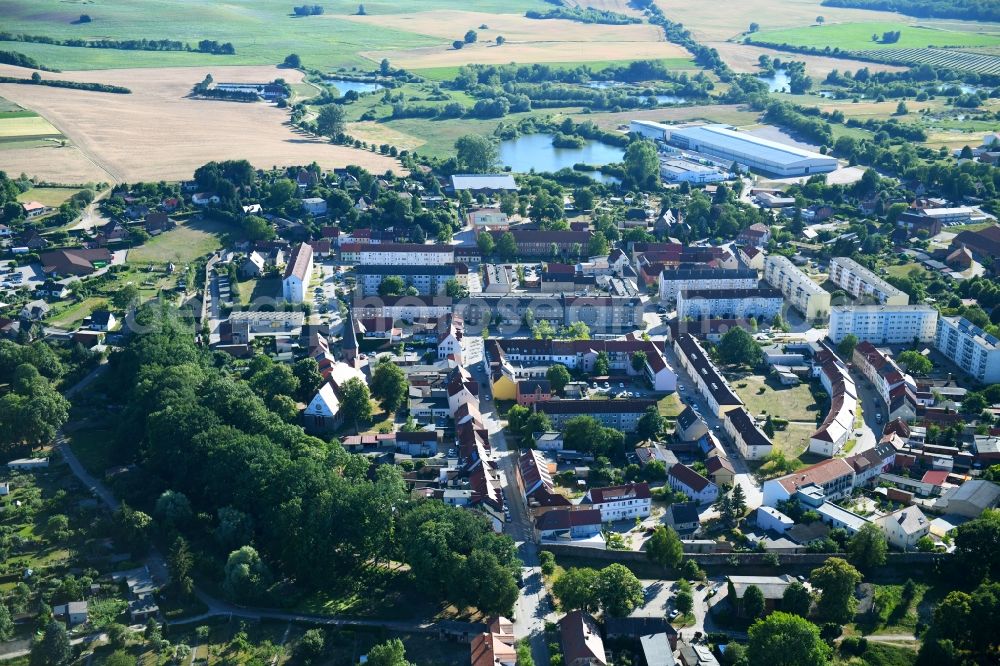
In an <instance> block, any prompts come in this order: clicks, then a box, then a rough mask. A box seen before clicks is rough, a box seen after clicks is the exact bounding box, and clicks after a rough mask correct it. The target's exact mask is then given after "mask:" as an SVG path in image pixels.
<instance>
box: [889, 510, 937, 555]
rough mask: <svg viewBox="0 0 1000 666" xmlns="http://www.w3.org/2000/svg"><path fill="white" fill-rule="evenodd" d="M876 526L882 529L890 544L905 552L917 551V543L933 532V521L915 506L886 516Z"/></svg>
mask: <svg viewBox="0 0 1000 666" xmlns="http://www.w3.org/2000/svg"><path fill="white" fill-rule="evenodd" d="M876 524H877V525H878V526H879V527H881V528H882V531H883V532H884V533H885V537H886V539H888V540H889V544H890V545H892V546H894V547H896V548H898V549H900V550H902V551H904V552H906V551H910V550H916V548H917V541H919V540H920V539H922V538H923V537H925V536H927V535H928V534H930V531H931V521H930V520H929V519H928V518H927V516H925V515H924V513H923V511H921V510H920V509H919V508H917V507H915V506H908V507H904V508H902V509H899V510H897V511H893V512H892V513H889V514H886V515H884V516H882V517H881V518H879V519H878V521H877V522H876Z"/></svg>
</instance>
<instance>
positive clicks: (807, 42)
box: [747, 22, 1000, 51]
mask: <svg viewBox="0 0 1000 666" xmlns="http://www.w3.org/2000/svg"><path fill="white" fill-rule="evenodd" d="M990 25H991V24H985V27H984V28H983V31H982V32H965V31H957V30H941V29H936V28H929V27H923V26H919V25H912V24H907V23H888V22H873V23H833V24H828V25H814V26H809V27H801V28H788V29H785V30H764V31H761V32H756V33H754V34H752V35H749V36H747V42H750V43H757V42H760V43H766V44H788V45H790V46H805V47H814V48H820V49H822V48H826V47H830V48H831V49H832V48H836V47H840V49H841V50H842V51H860V50H864V49H903V48H925V47H928V46H960V47H973V46H996V45H1000V31H998V30H996V29H995V28H991V27H990ZM895 30H898V31H899V32H900V38H899V41H898V42H895V43H892V44H882V43H880V42H875V41H872V35H878V36H879V38H881V36H882V33H884V32H888V31H895Z"/></svg>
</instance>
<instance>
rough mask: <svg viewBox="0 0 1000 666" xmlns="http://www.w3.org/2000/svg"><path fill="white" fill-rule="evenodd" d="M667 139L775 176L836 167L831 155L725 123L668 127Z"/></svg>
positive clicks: (682, 146)
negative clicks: (736, 129) (733, 127)
mask: <svg viewBox="0 0 1000 666" xmlns="http://www.w3.org/2000/svg"><path fill="white" fill-rule="evenodd" d="M667 141H668V142H669V143H671V144H673V145H674V146H677V147H678V148H683V149H686V150H693V151H696V152H700V153H705V154H707V155H712V156H714V157H719V158H722V159H724V160H726V161H727V162H728V161H732V162H737V163H738V164H741V165H743V166H746V167H748V168H750V169H756V170H758V171H765V172H767V173H771V174H775V175H778V176H806V175H809V174H814V173H827V172H830V171H834V170H836V168H837V160H836V159H835V158H833V157H828V156H826V155H821V154H819V153H814V152H812V151H808V150H803V149H801V148H796V147H795V146H789V145H786V144H783V143H778V142H777V141H771V140H769V139H764V138H761V137H758V136H754V135H752V134H748V133H746V132H737V131H735V130H733V129H731V128H729V127H726V126H725V125H699V126H695V127H682V128H676V129H675V128H670V130H669V133H668V138H667Z"/></svg>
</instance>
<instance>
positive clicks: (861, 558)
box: [847, 523, 889, 571]
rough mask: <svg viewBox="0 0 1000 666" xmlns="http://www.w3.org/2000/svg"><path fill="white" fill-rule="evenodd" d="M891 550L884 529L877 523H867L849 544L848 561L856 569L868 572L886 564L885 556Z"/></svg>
mask: <svg viewBox="0 0 1000 666" xmlns="http://www.w3.org/2000/svg"><path fill="white" fill-rule="evenodd" d="M888 550H889V542H888V541H887V540H886V538H885V535H884V534H883V533H882V529H881V528H879V527H878V526H877V525H875V523H865V524H864V525H863V526H862V527H861V529H860V530H858V531H857V533H855V535H854V536H853V537H851V540H850V541H849V542H847V559H848V560H849V561H850V562H851V563H852V564H854V565H855V566H856V567H858V568H859V569H862V570H866V571H867V570H868V569H871V568H872V567H880V566H882V565H883V564H885V554H886V552H888Z"/></svg>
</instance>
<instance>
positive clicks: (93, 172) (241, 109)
mask: <svg viewBox="0 0 1000 666" xmlns="http://www.w3.org/2000/svg"><path fill="white" fill-rule="evenodd" d="M208 73H211V74H212V76H213V77H214V78H215V80H216V81H271V80H273V79H275V78H278V77H284V78H285V79H286V80H287V81H289V82H292V83H294V82H298V81H299V80H301V73H299V72H296V71H294V70H281V69H277V68H276V67H266V66H259V67H213V68H208V67H175V68H163V69H134V70H97V71H87V72H62V73H60V74H51V73H48V72H41V74H42V76H43V77H49V78H54V77H56V76H58V77H59V78H61V79H67V80H73V81H92V82H100V83H110V84H115V85H121V86H126V87H128V88H130V89H131V90H132V94H131V95H115V94H109V93H96V92H87V91H79V90H68V89H63V88H50V87H46V86H29V85H19V84H10V83H8V84H0V97H5V98H7V99H9V100H11V101H14V102H17V103H18V104H20V105H21V106H23V107H25V108H27V109H31V110H32V111H35V112H37V113H39V114H40V115H42V116H44V117H45V118H46V119H47V120H48V121H49V122H50V123H52V124H53V125H54V126H55V127H56V128H57V129H58V130H59V131H60V132H62V133H63V134H64V135H65V136H66V137H67V138H69V139H70V141H71V142H72V143H73V144H74V147H71V148H36V149H25V150H9V151H3V152H0V162H2V165H3V169H4V170H6V171H7V172H9V173H21V172H24V173H27V174H29V175H32V176H37V177H39V178H43V179H45V180H49V181H52V182H68V183H79V182H85V181H100V180H104V181H117V182H135V181H139V180H179V179H183V178H190V177H191V174H192V173H193V172H194V170H195V169H196V168H197V167H199V166H201V165H202V164H204V163H206V162H209V161H211V160H220V159H238V158H245V159H247V160H250V162H251V163H253V164H254V165H255V166H257V167H262V168H268V167H271V166H287V165H295V164H309V163H310V162H313V161H315V162H317V163H319V164H320V165H321V166H324V167H327V168H333V167H342V166H345V165H347V164H358V165H360V166H363V167H365V168H367V169H369V170H371V171H373V172H377V173H383V172H385V171H386V170H387V169H392V170H395V171H400V170H401V168H400V166H399V163H398V162H397V161H395V160H393V159H391V158H389V157H384V156H382V155H376V154H374V153H371V152H368V151H363V150H356V149H353V148H346V147H343V146H334V145H331V144H330V143H328V142H326V141H321V140H318V139H315V138H313V137H309V136H306V135H304V134H300V133H298V132H297V130H295V129H294V128H293V127H291V126H289V125H288V124H287V117H288V116H287V112H286V111H284V110H283V109H278V108H276V107H274V106H273V105H270V104H264V103H257V104H244V103H239V102H224V101H214V100H198V99H190V98H188V97H187V95H188V93H189V91H190V89H191V86H192V85H194V84H195V83H197V82H198V81H201V80H202V79H203V78H204V77H205V75H206V74H208ZM0 74H2V75H6V76H19V77H27V76H30V75H31V70H26V69H22V68H18V67H12V66H9V65H0Z"/></svg>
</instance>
